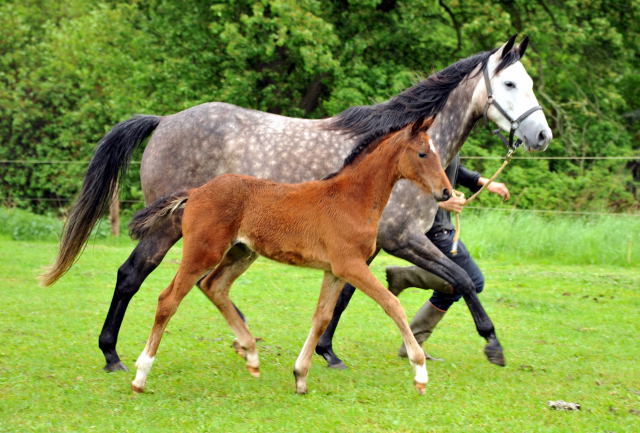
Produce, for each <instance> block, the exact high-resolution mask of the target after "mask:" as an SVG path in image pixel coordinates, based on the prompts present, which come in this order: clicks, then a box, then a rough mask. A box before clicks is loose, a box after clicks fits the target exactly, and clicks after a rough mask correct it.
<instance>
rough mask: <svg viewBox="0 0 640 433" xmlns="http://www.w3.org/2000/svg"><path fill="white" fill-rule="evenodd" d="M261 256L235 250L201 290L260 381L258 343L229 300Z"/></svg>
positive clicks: (249, 368)
mask: <svg viewBox="0 0 640 433" xmlns="http://www.w3.org/2000/svg"><path fill="white" fill-rule="evenodd" d="M257 257H258V255H257V254H256V253H254V252H253V251H251V250H250V249H249V248H247V247H245V246H234V247H233V249H231V250H230V251H229V252H227V254H226V255H225V257H224V259H222V262H221V263H220V264H219V265H218V267H217V268H216V269H215V271H213V272H211V273H210V274H209V275H207V276H206V277H205V278H204V279H203V280H202V282H201V283H200V287H201V290H202V292H203V293H204V294H205V295H207V297H208V298H209V299H210V300H211V301H212V302H213V303H214V304H215V306H216V307H217V308H218V310H220V313H222V315H223V316H224V318H225V319H226V321H227V323H228V324H229V326H230V327H231V330H232V331H233V333H234V334H235V335H236V341H235V342H234V347H236V351H237V352H238V354H239V355H241V356H242V357H243V358H244V359H246V361H247V364H246V365H247V370H249V373H251V375H252V376H254V377H260V362H259V359H258V351H257V349H256V339H255V338H254V337H253V335H251V332H250V331H249V328H248V327H247V325H246V323H245V322H244V320H243V319H242V316H241V315H240V314H239V313H238V309H237V308H236V307H235V305H233V303H232V302H231V299H230V298H229V289H230V288H231V285H232V284H233V282H234V281H235V280H236V279H237V278H238V277H239V276H240V275H241V274H242V273H243V272H244V271H246V270H247V269H248V268H249V266H251V264H252V263H253V262H254V261H255V260H256V258H257Z"/></svg>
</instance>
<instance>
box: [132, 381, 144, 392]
mask: <svg viewBox="0 0 640 433" xmlns="http://www.w3.org/2000/svg"><path fill="white" fill-rule="evenodd" d="M131 390H132V391H133V392H135V393H136V394H142V393H143V392H144V388H142V387H140V386H136V385H134V384H133V383H132V384H131Z"/></svg>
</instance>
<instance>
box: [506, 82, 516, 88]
mask: <svg viewBox="0 0 640 433" xmlns="http://www.w3.org/2000/svg"><path fill="white" fill-rule="evenodd" d="M504 85H505V86H506V87H507V88H508V89H515V88H516V83H514V82H513V81H505V82H504Z"/></svg>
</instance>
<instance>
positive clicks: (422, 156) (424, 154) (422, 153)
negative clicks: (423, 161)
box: [418, 152, 427, 158]
mask: <svg viewBox="0 0 640 433" xmlns="http://www.w3.org/2000/svg"><path fill="white" fill-rule="evenodd" d="M418 156H419V157H420V158H426V156H427V154H426V153H424V152H418Z"/></svg>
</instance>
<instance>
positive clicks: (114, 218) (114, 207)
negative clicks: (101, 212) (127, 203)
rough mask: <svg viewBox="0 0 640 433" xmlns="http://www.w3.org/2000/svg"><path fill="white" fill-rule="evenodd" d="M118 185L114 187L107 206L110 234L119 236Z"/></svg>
mask: <svg viewBox="0 0 640 433" xmlns="http://www.w3.org/2000/svg"><path fill="white" fill-rule="evenodd" d="M118 191H119V188H118V185H116V188H115V190H114V191H113V196H111V204H110V205H109V222H110V223H111V234H112V235H113V236H120V200H119V197H118V195H119V194H118Z"/></svg>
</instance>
